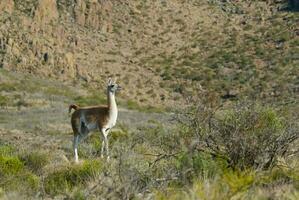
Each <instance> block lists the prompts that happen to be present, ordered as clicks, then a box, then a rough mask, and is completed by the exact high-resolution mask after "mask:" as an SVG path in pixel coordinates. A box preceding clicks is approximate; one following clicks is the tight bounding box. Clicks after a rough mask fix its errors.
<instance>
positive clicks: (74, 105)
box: [69, 104, 79, 114]
mask: <svg viewBox="0 0 299 200" xmlns="http://www.w3.org/2000/svg"><path fill="white" fill-rule="evenodd" d="M78 108H79V106H77V105H76V104H71V105H70V106H69V114H70V113H71V111H72V109H74V110H78Z"/></svg>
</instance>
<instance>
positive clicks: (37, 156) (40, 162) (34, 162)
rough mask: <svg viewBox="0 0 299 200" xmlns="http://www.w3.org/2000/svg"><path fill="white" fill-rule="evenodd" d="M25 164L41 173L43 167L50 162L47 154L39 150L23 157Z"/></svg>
mask: <svg viewBox="0 0 299 200" xmlns="http://www.w3.org/2000/svg"><path fill="white" fill-rule="evenodd" d="M21 159H22V161H23V162H24V164H25V166H26V167H28V168H29V169H30V170H32V171H33V172H35V173H37V174H40V173H41V172H42V168H43V167H44V166H45V165H46V164H47V163H48V159H47V155H45V154H43V153H39V152H31V153H29V154H27V155H24V156H22V157H21Z"/></svg>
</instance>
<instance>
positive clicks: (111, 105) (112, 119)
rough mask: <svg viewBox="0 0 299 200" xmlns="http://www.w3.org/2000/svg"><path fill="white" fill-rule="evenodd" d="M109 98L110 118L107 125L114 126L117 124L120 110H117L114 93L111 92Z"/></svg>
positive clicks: (108, 126)
mask: <svg viewBox="0 0 299 200" xmlns="http://www.w3.org/2000/svg"><path fill="white" fill-rule="evenodd" d="M108 98H109V118H108V123H107V125H106V127H107V128H112V127H113V126H115V124H116V120H117V115H118V110H117V105H116V102H115V96H114V94H109V96H108Z"/></svg>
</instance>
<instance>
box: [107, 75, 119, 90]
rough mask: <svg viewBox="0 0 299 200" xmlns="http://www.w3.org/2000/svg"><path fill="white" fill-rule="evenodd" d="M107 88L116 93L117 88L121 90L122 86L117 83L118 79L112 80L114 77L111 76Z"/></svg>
mask: <svg viewBox="0 0 299 200" xmlns="http://www.w3.org/2000/svg"><path fill="white" fill-rule="evenodd" d="M107 89H108V91H109V92H112V93H115V92H116V91H117V90H120V89H121V87H120V86H119V85H118V84H116V80H115V81H112V79H111V78H109V80H108V85H107Z"/></svg>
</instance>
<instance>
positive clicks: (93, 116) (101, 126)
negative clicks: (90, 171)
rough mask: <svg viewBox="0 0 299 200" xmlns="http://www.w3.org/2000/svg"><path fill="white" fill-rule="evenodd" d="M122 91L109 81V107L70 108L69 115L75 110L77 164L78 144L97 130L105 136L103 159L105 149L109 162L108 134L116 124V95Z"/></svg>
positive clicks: (74, 106) (72, 117) (74, 125)
mask: <svg viewBox="0 0 299 200" xmlns="http://www.w3.org/2000/svg"><path fill="white" fill-rule="evenodd" d="M120 89H121V87H120V86H119V85H118V84H116V83H115V81H114V82H113V81H112V80H111V79H109V80H108V84H107V105H103V106H89V107H80V106H78V105H75V104H72V105H70V106H69V113H71V111H72V109H73V110H75V111H74V112H73V113H72V116H71V124H72V129H73V132H74V141H73V148H74V155H75V162H76V163H77V162H78V144H79V143H80V141H81V140H82V139H84V138H85V137H86V136H87V135H88V134H89V133H90V132H91V131H97V130H99V131H100V133H101V135H102V136H103V142H102V148H101V157H102V158H103V157H104V149H105V150H106V156H107V160H109V158H110V156H109V144H108V133H109V131H110V130H111V128H113V127H114V126H115V124H116V120H117V115H118V110H117V105H116V101H115V93H116V91H117V90H120Z"/></svg>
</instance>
